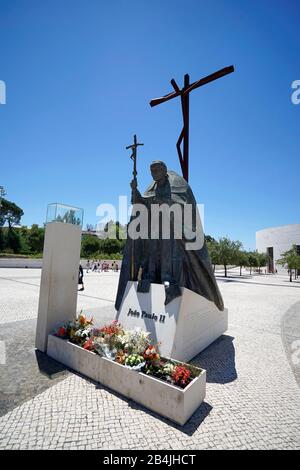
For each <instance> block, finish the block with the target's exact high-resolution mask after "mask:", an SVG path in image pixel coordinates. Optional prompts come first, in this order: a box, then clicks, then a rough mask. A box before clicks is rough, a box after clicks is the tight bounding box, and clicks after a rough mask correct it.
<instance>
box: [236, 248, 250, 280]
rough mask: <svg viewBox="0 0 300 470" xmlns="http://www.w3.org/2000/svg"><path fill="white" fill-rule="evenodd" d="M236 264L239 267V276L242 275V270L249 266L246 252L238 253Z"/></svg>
mask: <svg viewBox="0 0 300 470" xmlns="http://www.w3.org/2000/svg"><path fill="white" fill-rule="evenodd" d="M237 261H238V262H237V264H238V266H239V267H240V276H241V275H242V268H246V267H247V266H249V257H248V253H247V252H246V251H239V252H238V255H237Z"/></svg>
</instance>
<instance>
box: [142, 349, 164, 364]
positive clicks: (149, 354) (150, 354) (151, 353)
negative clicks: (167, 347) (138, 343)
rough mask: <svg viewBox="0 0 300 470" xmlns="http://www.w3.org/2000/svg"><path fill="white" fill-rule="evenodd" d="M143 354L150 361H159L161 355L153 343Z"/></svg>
mask: <svg viewBox="0 0 300 470" xmlns="http://www.w3.org/2000/svg"><path fill="white" fill-rule="evenodd" d="M143 356H144V359H146V360H148V361H157V360H159V359H160V356H159V354H158V352H157V351H156V348H155V346H153V345H150V346H148V347H147V349H145V351H144V354H143Z"/></svg>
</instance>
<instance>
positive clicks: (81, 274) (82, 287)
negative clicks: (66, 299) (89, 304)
mask: <svg viewBox="0 0 300 470" xmlns="http://www.w3.org/2000/svg"><path fill="white" fill-rule="evenodd" d="M78 285H81V289H79V291H82V290H84V284H83V269H82V266H81V264H80V265H79V272H78Z"/></svg>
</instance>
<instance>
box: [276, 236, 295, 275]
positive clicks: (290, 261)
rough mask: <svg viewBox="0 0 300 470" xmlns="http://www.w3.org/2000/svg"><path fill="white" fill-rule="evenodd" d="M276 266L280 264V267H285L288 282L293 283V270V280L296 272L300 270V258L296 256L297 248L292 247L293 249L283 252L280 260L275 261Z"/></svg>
mask: <svg viewBox="0 0 300 470" xmlns="http://www.w3.org/2000/svg"><path fill="white" fill-rule="evenodd" d="M277 263H278V264H281V265H282V266H287V267H288V269H289V275H290V282H292V281H293V269H294V270H295V278H296V276H297V271H298V269H300V256H299V255H298V252H297V246H296V245H293V247H292V248H291V249H290V250H288V251H285V252H284V253H282V254H281V258H280V259H279V260H277Z"/></svg>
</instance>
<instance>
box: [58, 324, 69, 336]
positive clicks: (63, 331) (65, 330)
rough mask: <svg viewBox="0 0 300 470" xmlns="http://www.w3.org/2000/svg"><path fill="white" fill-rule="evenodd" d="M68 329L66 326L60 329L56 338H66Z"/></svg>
mask: <svg viewBox="0 0 300 470" xmlns="http://www.w3.org/2000/svg"><path fill="white" fill-rule="evenodd" d="M66 333H67V329H66V328H65V327H64V326H61V327H60V328H58V330H57V333H56V336H66Z"/></svg>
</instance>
